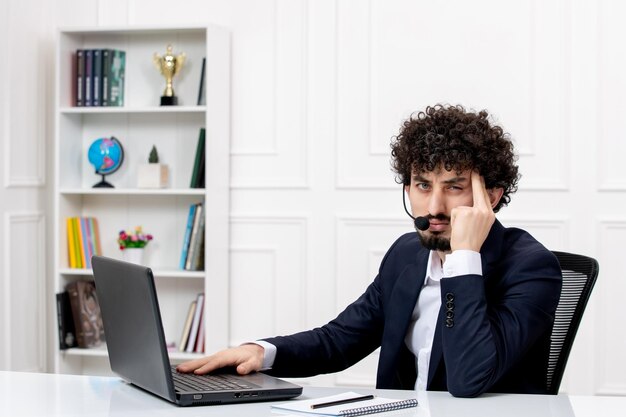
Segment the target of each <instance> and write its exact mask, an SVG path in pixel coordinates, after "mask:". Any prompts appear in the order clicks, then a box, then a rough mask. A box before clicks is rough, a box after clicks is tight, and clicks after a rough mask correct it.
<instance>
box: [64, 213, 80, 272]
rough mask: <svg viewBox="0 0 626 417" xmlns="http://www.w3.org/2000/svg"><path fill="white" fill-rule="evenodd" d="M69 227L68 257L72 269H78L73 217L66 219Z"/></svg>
mask: <svg viewBox="0 0 626 417" xmlns="http://www.w3.org/2000/svg"><path fill="white" fill-rule="evenodd" d="M65 223H66V225H67V256H68V261H69V265H70V268H76V267H77V266H76V252H74V224H73V221H72V218H71V217H67V218H66V219H65Z"/></svg>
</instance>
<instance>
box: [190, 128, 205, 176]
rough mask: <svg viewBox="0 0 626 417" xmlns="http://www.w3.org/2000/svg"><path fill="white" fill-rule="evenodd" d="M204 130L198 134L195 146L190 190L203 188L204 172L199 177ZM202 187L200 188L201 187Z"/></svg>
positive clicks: (203, 157)
mask: <svg viewBox="0 0 626 417" xmlns="http://www.w3.org/2000/svg"><path fill="white" fill-rule="evenodd" d="M205 138H206V129H205V128H203V127H201V128H200V134H199V135H198V145H197V146H196V156H195V158H194V163H193V171H191V183H190V185H189V186H190V187H191V188H202V187H204V172H203V173H202V176H200V170H201V165H202V166H204V164H205V162H204V159H205V155H204V153H205V150H204V148H205V142H206V139H205ZM201 185H202V187H201Z"/></svg>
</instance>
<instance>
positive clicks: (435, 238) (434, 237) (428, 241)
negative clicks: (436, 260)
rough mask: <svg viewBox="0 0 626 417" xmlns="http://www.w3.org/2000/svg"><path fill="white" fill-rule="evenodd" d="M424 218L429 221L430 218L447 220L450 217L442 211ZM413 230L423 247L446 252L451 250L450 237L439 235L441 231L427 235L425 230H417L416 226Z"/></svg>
mask: <svg viewBox="0 0 626 417" xmlns="http://www.w3.org/2000/svg"><path fill="white" fill-rule="evenodd" d="M426 218H427V219H428V220H429V221H430V219H437V220H443V221H448V222H449V221H450V217H449V216H446V215H445V214H443V213H439V214H437V215H436V216H431V215H428V216H426ZM415 231H416V232H417V236H419V238H420V242H421V244H422V246H423V247H425V248H426V249H428V250H435V251H441V252H447V251H450V250H451V247H450V239H449V238H447V237H443V236H441V234H442V232H430V234H429V235H425V233H427V231H421V230H418V229H417V227H416V228H415Z"/></svg>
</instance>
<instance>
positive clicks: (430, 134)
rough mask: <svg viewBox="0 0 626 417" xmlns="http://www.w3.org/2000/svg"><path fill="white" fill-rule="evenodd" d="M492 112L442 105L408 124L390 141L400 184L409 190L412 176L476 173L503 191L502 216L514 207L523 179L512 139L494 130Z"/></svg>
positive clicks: (413, 118) (422, 113)
mask: <svg viewBox="0 0 626 417" xmlns="http://www.w3.org/2000/svg"><path fill="white" fill-rule="evenodd" d="M488 118H489V114H488V113H487V111H485V110H482V111H480V112H477V113H476V112H472V111H466V110H465V109H464V108H463V106H460V105H456V106H450V105H442V104H437V105H435V106H432V107H430V106H429V107H427V108H426V110H424V111H421V112H419V113H418V114H417V115H416V116H415V115H412V116H411V117H410V118H409V119H408V120H406V121H405V122H404V123H403V125H402V127H401V129H400V133H399V134H398V136H394V137H393V138H392V141H391V156H392V163H391V165H392V168H393V170H394V171H395V173H396V182H398V183H401V184H404V185H409V184H410V183H411V174H412V172H429V171H434V170H436V169H438V168H439V167H443V168H445V169H446V170H448V171H452V170H454V171H455V172H462V171H465V170H468V169H470V170H476V171H478V173H480V175H482V176H483V177H484V178H485V186H486V187H487V189H490V188H502V189H503V190H504V193H503V195H502V198H501V199H500V201H499V202H498V205H497V206H496V207H494V209H493V211H494V212H497V211H498V210H500V208H501V207H503V206H506V205H507V204H508V203H509V202H510V201H511V194H512V193H515V192H516V191H517V183H518V181H519V178H520V174H519V173H518V167H517V165H516V164H515V162H516V161H517V156H516V155H515V153H514V151H513V143H512V142H511V140H510V137H509V134H508V133H505V132H504V130H503V129H502V128H501V127H500V126H497V125H492V124H490V122H489V120H488Z"/></svg>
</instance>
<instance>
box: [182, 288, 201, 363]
mask: <svg viewBox="0 0 626 417" xmlns="http://www.w3.org/2000/svg"><path fill="white" fill-rule="evenodd" d="M203 310H204V293H200V294H198V297H197V298H196V311H195V313H194V316H193V322H192V323H191V330H190V331H189V341H188V342H187V347H186V349H185V352H188V353H191V352H193V350H194V349H195V347H196V338H197V337H198V328H199V326H200V317H201V316H202V311H203Z"/></svg>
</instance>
